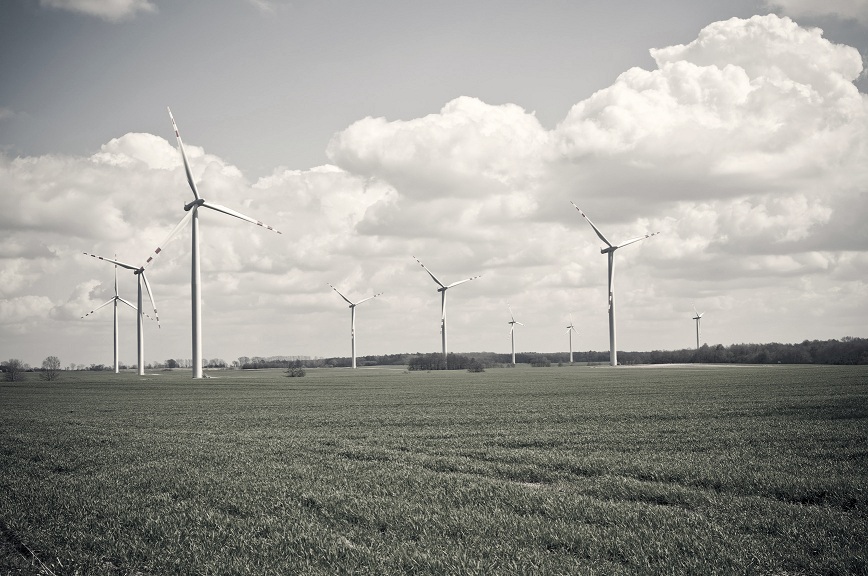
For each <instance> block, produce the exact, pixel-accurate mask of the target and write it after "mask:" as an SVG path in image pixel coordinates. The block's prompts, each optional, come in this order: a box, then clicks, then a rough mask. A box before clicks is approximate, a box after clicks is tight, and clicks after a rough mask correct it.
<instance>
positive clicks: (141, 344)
mask: <svg viewBox="0 0 868 576" xmlns="http://www.w3.org/2000/svg"><path fill="white" fill-rule="evenodd" d="M85 254H86V255H87V256H90V257H91V258H96V259H97V260H103V261H105V262H110V263H112V264H114V265H115V267H117V266H120V267H121V268H126V269H127V270H132V271H133V274H135V275H136V276H137V277H138V279H139V294H138V300H137V302H138V306H137V307H136V311H137V314H136V316H137V321H136V336H137V341H138V355H137V359H138V362H137V363H138V370H139V376H144V375H145V335H144V316H145V314H144V312H143V310H142V284H144V285H145V289H146V290H147V291H148V298H150V299H151V305H152V306H153V307H154V317H155V318H156V319H157V328H159V327H160V316H159V314H157V304H156V303H155V302H154V293H153V292H152V291H151V285H150V283H149V282H148V278H147V276H145V265H147V264H149V263H150V262H151V260H153V258H148V260H147V262H145V264H144V265H142V266H133V265H132V264H127V263H125V262H121V261H120V260H113V259H111V258H103V257H102V256H97V255H96V254H88V253H87V252H85ZM115 342H117V337H115Z"/></svg>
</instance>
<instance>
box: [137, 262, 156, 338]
mask: <svg viewBox="0 0 868 576" xmlns="http://www.w3.org/2000/svg"><path fill="white" fill-rule="evenodd" d="M140 274H141V275H142V282H144V283H145V289H146V290H147V291H148V298H150V299H151V305H152V306H153V307H154V318H156V319H157V328H160V315H159V314H157V303H156V302H154V293H153V292H152V291H151V283H150V282H148V277H147V276H145V271H144V270H142V271H141V272H140Z"/></svg>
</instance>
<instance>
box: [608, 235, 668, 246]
mask: <svg viewBox="0 0 868 576" xmlns="http://www.w3.org/2000/svg"><path fill="white" fill-rule="evenodd" d="M658 234H660V232H652V233H651V234H645V235H644V236H637V237H636V238H631V239H630V240H627V241H626V242H623V243H621V244H618V245H617V246H615V248H623V247H624V246H629V245H630V244H633V243H634V242H638V241H640V240H645V239H646V238H650V237H652V236H657V235H658Z"/></svg>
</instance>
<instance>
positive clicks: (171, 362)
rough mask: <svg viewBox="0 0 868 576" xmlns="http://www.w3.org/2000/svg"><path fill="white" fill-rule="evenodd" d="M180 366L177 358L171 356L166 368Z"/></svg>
mask: <svg viewBox="0 0 868 576" xmlns="http://www.w3.org/2000/svg"><path fill="white" fill-rule="evenodd" d="M178 367H179V366H178V361H177V360H175V359H173V358H169V359H168V360H166V368H178Z"/></svg>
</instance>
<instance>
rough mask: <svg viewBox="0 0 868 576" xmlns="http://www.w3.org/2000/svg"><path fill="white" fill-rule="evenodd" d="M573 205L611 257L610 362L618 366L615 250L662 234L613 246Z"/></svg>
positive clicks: (605, 252)
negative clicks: (603, 243)
mask: <svg viewBox="0 0 868 576" xmlns="http://www.w3.org/2000/svg"><path fill="white" fill-rule="evenodd" d="M570 204H572V205H573V208H575V209H576V210H578V211H579V214H581V215H582V217H584V219H585V220H587V221H588V224H590V225H591V228H593V229H594V232H596V233H597V236H599V238H600V240H602V241H603V242H605V244H606V247H605V248H600V254H607V255H608V256H609V361H610V363H611V364H612V366H617V365H618V350H617V349H616V348H615V292H614V290H615V284H614V281H615V250H617V249H618V248H623V247H624V246H629V245H630V244H633V243H634V242H639V241H640V240H645V239H646V238H650V237H652V236H656V235H657V234H660V232H652V233H651V234H645V235H644V236H637V237H636V238H631V239H630V240H627V241H626V242H622V243H621V244H617V245H615V244H612V243H611V242H609V241H608V240H607V239H606V237H605V236H603V233H602V232H600V230H599V228H597V227H596V226H594V223H593V222H591V219H590V218H588V217H587V216H585V213H584V212H582V211H581V209H580V208H579V207H578V206H576V204H575V203H574V202H570Z"/></svg>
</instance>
